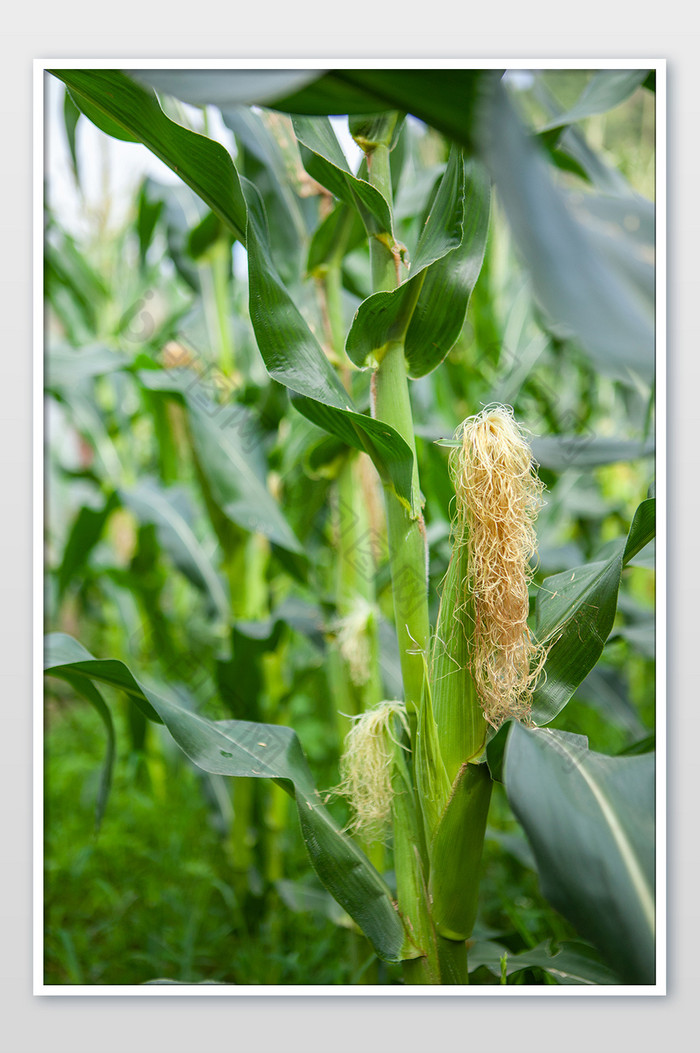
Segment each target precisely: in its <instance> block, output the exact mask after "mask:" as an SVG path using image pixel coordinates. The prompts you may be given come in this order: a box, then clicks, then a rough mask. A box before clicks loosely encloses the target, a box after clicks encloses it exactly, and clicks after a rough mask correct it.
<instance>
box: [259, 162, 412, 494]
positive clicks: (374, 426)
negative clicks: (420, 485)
mask: <svg viewBox="0 0 700 1053" xmlns="http://www.w3.org/2000/svg"><path fill="white" fill-rule="evenodd" d="M244 186H245V189H246V195H247V200H248V210H249V224H248V282H249V288H250V317H251V321H252V323H253V329H254V330H255V337H256V340H257V342H258V347H259V348H260V353H261V355H262V357H263V360H264V362H265V366H266V368H267V371H268V373H269V374H270V376H271V377H273V378H274V379H275V380H278V381H279V382H280V383H281V384H284V385H285V387H287V388H289V389H290V391H291V392H292V402H293V404H294V405H295V406H296V408H297V409H298V410H299V412H300V413H302V414H303V415H304V416H305V417H307V418H308V419H309V420H311V421H312V422H313V423H314V424H317V425H318V426H319V427H321V428H323V429H324V430H325V431H328V432H330V433H331V434H332V435H336V436H337V437H338V438H339V439H342V440H343V442H345V443H347V445H348V446H354V447H355V448H356V449H360V450H365V451H366V452H367V453H369V455H370V456H371V457H372V460H373V461H374V463H375V464H376V466H377V469H378V470H379V472H380V474H382V475H383V476H384V478H385V479H390V480H391V483H392V484H393V486H394V489H395V490H396V493H397V495H398V496H399V497H400V498H401V499H402V500H403V501H404V503H405V504H406V505H407V506H409V507H410V508H411V509H412V511H414V512H415V514H417V512H418V509H419V501H420V498H419V495H418V494H414V493H413V488H412V473H413V453H412V451H411V449H410V447H409V446H408V444H407V443H406V442H405V441H404V439H402V438H401V436H400V435H399V434H398V432H397V431H395V430H394V428H392V427H391V426H390V425H388V424H385V423H384V422H383V421H380V420H376V419H374V418H372V417H369V416H368V415H367V414H364V413H360V412H359V411H358V410H357V409H356V408H355V406H354V405H353V403H352V400H351V398H350V396H349V394H348V393H347V392H346V390H345V388H344V387H343V385H342V384H341V382H340V380H339V378H338V375H337V374H336V372H335V370H334V369H333V367H332V366H331V364H330V362H329V361H328V359H327V358H326V356H325V355H324V353H323V350H322V349H321V347H320V345H319V343H318V341H317V340H316V337H315V336H314V335H313V333H312V332H311V330H310V329H309V327H308V325H307V323H306V322H305V320H304V318H303V317H302V315H301V313H300V312H299V310H298V309H297V307H296V305H295V304H294V302H293V300H292V298H291V296H290V295H289V293H288V292H287V290H286V288H285V287H284V285H283V284H282V282H281V281H280V279H279V277H278V275H277V274H276V271H275V268H274V264H273V261H272V259H271V256H270V252H269V247H268V243H267V232H266V223H265V216H264V213H263V211H262V207H261V203H260V199H259V197H258V195H257V193H256V191H255V188H254V187H253V186H252V185H251V184H248V183H247V182H245V181H244Z"/></svg>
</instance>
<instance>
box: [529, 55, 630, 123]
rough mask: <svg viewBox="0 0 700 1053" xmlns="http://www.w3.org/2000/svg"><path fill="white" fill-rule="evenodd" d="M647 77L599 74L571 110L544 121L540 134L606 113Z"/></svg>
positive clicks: (617, 72)
mask: <svg viewBox="0 0 700 1053" xmlns="http://www.w3.org/2000/svg"><path fill="white" fill-rule="evenodd" d="M648 73H649V71H648V70H646V69H627V70H599V71H598V72H597V73H594V75H593V76H592V77H591V79H590V80H589V82H588V84H587V85H586V87H585V88H584V89H583V91H582V92H581V94H580V96H579V97H578V99H577V100H576V102H575V103H574V105H573V106H572V107H571V109H569V110H567V111H566V112H565V113H562V114H559V115H558V116H557V117H555V118H553V119H552V120H551V121H548V122H547V123H546V124H545V125H544V126H543V127H542V128H540V131H541V132H544V131H549V130H550V129H553V128H561V127H562V125H565V124H574V123H575V122H576V121H583V120H585V119H586V117H593V116H594V115H595V114H598V113H607V111H608V110H612V109H613V108H614V107H615V106H619V105H620V103H621V102H624V101H625V99H628V98H629V97H630V95H632V93H633V92H635V91H636V90H637V88H638V87H639V86H640V85H641V84H642V83H643V82H644V80H645V79H646V77H647V76H648Z"/></svg>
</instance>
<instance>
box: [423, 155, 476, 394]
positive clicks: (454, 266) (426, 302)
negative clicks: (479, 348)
mask: <svg viewBox="0 0 700 1053" xmlns="http://www.w3.org/2000/svg"><path fill="white" fill-rule="evenodd" d="M464 196H465V209H464V220H463V233H462V237H461V242H460V244H459V246H458V247H457V248H455V249H453V250H452V251H451V252H448V253H447V254H446V255H444V256H442V257H440V258H439V259H437V260H436V261H435V263H433V264H432V265H431V266H430V267H429V268H428V270H427V273H426V276H425V281H424V283H423V288H422V289H421V291H420V296H419V297H418V303H417V304H416V306H415V309H414V311H413V314H412V316H411V321H410V324H409V326H408V331H407V333H406V341H405V344H404V355H405V357H406V363H407V366H408V372H409V375H410V376H412V377H422V376H425V374H426V373H429V372H430V371H431V370H433V369H435V367H436V366H438V365H439V364H440V363H441V362H442V361H443V359H444V358H445V356H446V355H447V354H448V352H449V351H450V350H451V348H452V347H453V346H454V344H455V343H456V341H457V340H458V338H459V334H460V333H461V331H462V326H463V325H464V319H465V318H466V315H467V308H468V306H469V299H470V297H471V294H472V290H473V288H474V286H475V284H476V281H477V278H478V277H479V273H480V271H481V265H482V263H483V260H484V252H485V250H486V238H487V234H488V229H489V215H490V196H491V187H490V183H489V179H488V176H487V175H486V173H485V172H484V170H483V169H482V168H481V166H480V165H479V164H478V163H477V162H474V161H471V162H468V163H467V165H466V167H465V194H464ZM438 198H439V195H438ZM436 206H437V202H436V205H435V206H433V207H434V208H435V207H436ZM419 248H420V246H419Z"/></svg>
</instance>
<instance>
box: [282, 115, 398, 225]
mask: <svg viewBox="0 0 700 1053" xmlns="http://www.w3.org/2000/svg"><path fill="white" fill-rule="evenodd" d="M292 124H293V125H294V134H295V135H296V137H297V139H298V140H299V142H300V143H301V144H302V147H305V148H306V149H305V150H304V149H302V152H301V156H302V161H303V162H304V167H305V168H306V171H307V172H308V173H309V175H310V176H311V177H312V178H313V179H315V180H316V182H318V183H321V185H322V186H325V187H327V189H328V190H330V191H331V193H332V194H334V195H335V197H337V198H338V200H340V201H344V202H345V203H346V204H347V205H354V206H355V207H356V208H357V209H358V211H359V212H360V215H361V216H362V217H363V219H364V220H365V221H366V222H367V223H368V224H369V229H370V230H378V231H384V230H392V229H393V221H392V217H391V209H390V207H389V205H388V203H387V202H386V201H385V199H384V197H383V195H382V194H381V193H380V191H379V190H377V188H376V187H375V186H373V185H372V184H371V183H369V182H368V181H367V180H366V179H361V178H360V177H359V176H356V175H354V174H353V173H352V172H351V171H350V168H349V166H348V162H347V160H346V158H345V154H344V153H343V150H342V147H341V145H340V143H339V142H338V138H337V136H336V134H335V131H334V130H333V126H332V124H331V122H330V121H329V120H328V118H326V117H315V118H312V117H293V118H292Z"/></svg>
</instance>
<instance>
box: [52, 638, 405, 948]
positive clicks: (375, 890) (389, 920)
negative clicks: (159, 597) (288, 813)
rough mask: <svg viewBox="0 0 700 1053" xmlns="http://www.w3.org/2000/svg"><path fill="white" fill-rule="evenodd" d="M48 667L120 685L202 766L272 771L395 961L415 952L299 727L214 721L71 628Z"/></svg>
mask: <svg viewBox="0 0 700 1053" xmlns="http://www.w3.org/2000/svg"><path fill="white" fill-rule="evenodd" d="M46 646H47V653H46V660H45V672H46V673H47V674H50V675H53V676H66V675H68V676H71V677H78V678H84V679H86V680H87V681H88V682H90V681H98V682H102V683H108V684H111V685H112V686H114V687H120V688H122V689H123V690H124V691H126V692H127V693H128V694H129V696H130V698H132V699H133V700H134V701H135V702H136V703H137V704H138V705H139V706H140V707H141V708H142V709H143V711H144V713H145V714H146V716H148V717H149V719H151V720H155V721H157V722H159V723H163V724H165V725H166V727H167V728H168V731H169V732H170V734H171V735H172V736H173V738H174V739H175V741H176V742H177V744H178V745H179V746H180V748H181V749H182V750H183V752H184V753H186V754H187V756H188V757H189V758H190V760H192V761H193V762H194V763H195V764H196V765H197V766H198V767H200V768H202V769H203V770H204V771H207V772H210V773H212V774H216V775H230V776H244V777H253V778H269V779H274V780H275V781H277V782H279V783H280V785H282V786H283V788H284V789H285V790H286V791H287V792H288V793H289V794H290V795H291V796H293V797H294V799H295V801H296V804H297V810H298V814H299V821H300V823H301V829H302V835H303V838H304V843H305V845H306V848H307V851H308V853H309V856H310V859H311V862H312V864H313V867H314V870H315V871H316V873H317V875H318V877H319V878H320V880H321V882H322V884H323V885H324V886H325V888H327V889H328V891H329V892H330V893H331V894H332V895H333V896H334V898H335V899H336V900H337V902H338V903H339V904H340V905H341V907H343V909H344V910H346V911H347V913H348V914H349V915H350V916H351V917H352V918H353V919H354V920H355V921H356V922H357V924H358V925H359V926H360V928H361V929H362V931H363V932H364V933H365V935H366V936H367V937H368V939H369V940H370V941H371V943H372V945H373V947H374V949H375V951H376V953H377V954H378V955H379V956H380V957H381V958H384V959H385V960H387V961H399V960H401V959H402V957H404V956H406V955H409V956H411V955H413V954H414V953H415V950H414V949H413V948H411V947H410V945H409V943H408V940H407V938H406V935H405V933H404V928H403V924H402V922H401V919H400V918H399V915H398V914H397V912H396V909H395V907H394V903H393V901H392V898H391V894H390V891H389V889H388V887H387V885H386V884H385V883H384V881H383V880H382V878H381V877H380V875H379V874H378V873H377V871H376V870H375V869H374V867H373V866H372V864H371V863H370V862H369V860H368V859H367V858H366V856H365V855H364V854H363V853H362V852H361V851H360V849H359V848H358V847H357V845H355V844H354V842H353V841H352V840H351V839H350V838H349V837H347V836H346V835H345V834H344V833H343V832H342V831H341V830H340V829H339V828H338V826H337V825H336V823H335V821H334V820H333V819H332V817H331V815H330V813H329V812H327V811H326V809H325V808H324V807H323V806H322V804H321V803H320V800H319V797H318V795H317V793H316V791H315V789H314V785H313V780H312V777H311V774H310V772H309V768H308V765H307V763H306V758H305V757H304V754H303V751H302V748H301V745H300V743H299V740H298V738H297V736H296V734H295V733H294V731H292V729H291V728H286V727H281V726H278V725H272V724H256V723H251V722H249V721H238V720H223V721H211V720H208V719H206V718H205V717H203V716H200V715H199V714H197V713H193V712H192V711H191V710H187V709H184V708H183V707H182V706H180V705H178V704H176V703H174V702H173V701H172V700H171V699H169V698H167V697H166V696H165V695H163V694H161V693H160V692H156V691H155V690H153V689H152V688H149V687H146V686H145V685H144V684H142V683H140V682H139V681H138V680H137V679H136V678H135V677H134V676H133V674H132V673H131V672H130V671H129V669H128V668H127V667H126V666H125V665H124V664H123V663H122V662H119V661H115V660H109V661H100V660H98V659H95V658H93V656H92V655H91V654H90V653H89V652H88V651H86V650H85V648H84V647H82V645H81V644H79V643H78V641H77V640H74V639H73V638H72V637H70V636H66V635H64V634H63V633H54V634H52V635H51V636H49V637H48V638H47V641H46Z"/></svg>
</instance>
